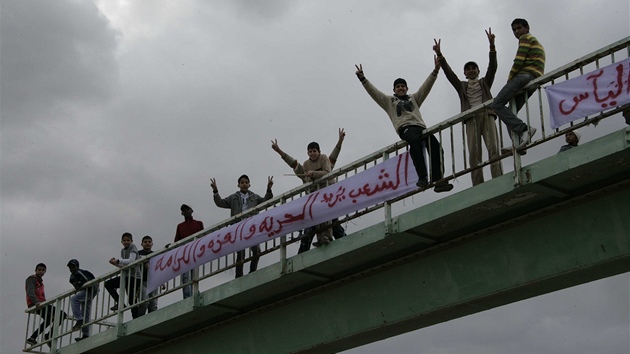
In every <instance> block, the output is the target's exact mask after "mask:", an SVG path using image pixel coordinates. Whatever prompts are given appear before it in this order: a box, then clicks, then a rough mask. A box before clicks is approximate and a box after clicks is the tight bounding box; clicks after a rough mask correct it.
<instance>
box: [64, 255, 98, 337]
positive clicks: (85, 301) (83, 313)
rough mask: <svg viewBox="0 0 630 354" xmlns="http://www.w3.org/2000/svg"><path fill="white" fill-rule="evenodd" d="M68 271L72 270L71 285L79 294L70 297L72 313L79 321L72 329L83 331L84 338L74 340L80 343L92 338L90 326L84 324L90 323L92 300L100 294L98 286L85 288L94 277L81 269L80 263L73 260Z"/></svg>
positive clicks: (69, 263)
mask: <svg viewBox="0 0 630 354" xmlns="http://www.w3.org/2000/svg"><path fill="white" fill-rule="evenodd" d="M68 269H69V270H70V284H72V285H73V286H74V288H75V289H76V290H77V293H76V294H74V295H72V296H71V297H70V303H71V305H72V313H73V314H74V318H75V320H76V321H77V322H76V323H75V324H74V327H72V329H73V330H79V329H81V332H82V334H83V335H82V337H78V338H75V339H74V340H76V341H77V342H78V341H81V340H83V339H85V338H87V337H89V336H90V326H89V325H87V326H84V325H83V324H84V323H87V322H90V311H91V310H92V299H93V298H94V297H95V296H96V294H98V284H92V285H90V286H85V283H87V282H89V281H90V280H92V279H94V275H93V274H92V273H90V272H89V271H87V270H84V269H79V261H77V260H76V259H71V260H70V261H69V262H68Z"/></svg>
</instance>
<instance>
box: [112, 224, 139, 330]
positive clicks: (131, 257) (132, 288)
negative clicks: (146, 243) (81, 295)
mask: <svg viewBox="0 0 630 354" xmlns="http://www.w3.org/2000/svg"><path fill="white" fill-rule="evenodd" d="M120 243H122V245H123V248H122V249H121V250H120V258H116V257H112V258H111V259H110V260H109V264H111V265H113V266H116V267H118V268H123V267H124V266H126V265H128V264H131V263H133V262H134V261H135V260H136V259H138V258H139V255H138V248H137V247H136V245H134V244H133V236H132V235H131V234H130V233H129V232H125V233H124V234H122V237H121V239H120ZM127 274H129V276H128V277H127V284H126V285H127V287H126V288H127V297H128V299H129V305H133V304H135V303H136V299H137V298H138V295H137V294H136V291H139V290H140V287H141V285H142V284H140V277H141V274H140V267H133V268H131V269H129V272H128V273H127ZM120 280H121V277H120V276H118V277H115V278H111V279H109V280H107V281H106V282H105V290H107V292H108V293H109V295H110V296H111V297H112V299H114V305H113V306H112V307H111V308H110V310H112V311H118V300H119V295H118V292H117V291H116V289H119V288H120ZM131 317H133V318H136V317H138V307H137V306H135V307H133V308H132V309H131Z"/></svg>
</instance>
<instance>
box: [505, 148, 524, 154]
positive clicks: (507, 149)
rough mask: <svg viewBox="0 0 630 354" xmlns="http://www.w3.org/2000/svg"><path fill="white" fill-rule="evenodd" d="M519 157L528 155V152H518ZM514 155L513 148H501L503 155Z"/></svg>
mask: <svg viewBox="0 0 630 354" xmlns="http://www.w3.org/2000/svg"><path fill="white" fill-rule="evenodd" d="M516 152H517V153H518V154H519V155H527V150H516ZM510 153H512V148H508V147H504V148H501V155H503V154H510Z"/></svg>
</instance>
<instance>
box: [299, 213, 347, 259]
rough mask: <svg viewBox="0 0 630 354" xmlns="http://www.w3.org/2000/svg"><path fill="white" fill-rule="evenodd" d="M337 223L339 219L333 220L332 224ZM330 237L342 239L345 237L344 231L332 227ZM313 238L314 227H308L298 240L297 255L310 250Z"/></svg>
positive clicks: (339, 226)
mask: <svg viewBox="0 0 630 354" xmlns="http://www.w3.org/2000/svg"><path fill="white" fill-rule="evenodd" d="M337 221H339V219H333V220H332V222H333V223H335V222H337ZM332 235H333V237H334V238H335V240H336V239H339V238H342V237H344V236H346V230H344V228H343V226H341V225H340V224H337V225H335V226H333V227H332ZM314 236H315V227H309V228H306V229H304V235H303V236H302V239H301V240H300V248H299V249H298V254H300V253H302V252H306V251H308V250H310V249H311V244H312V243H313V237H314Z"/></svg>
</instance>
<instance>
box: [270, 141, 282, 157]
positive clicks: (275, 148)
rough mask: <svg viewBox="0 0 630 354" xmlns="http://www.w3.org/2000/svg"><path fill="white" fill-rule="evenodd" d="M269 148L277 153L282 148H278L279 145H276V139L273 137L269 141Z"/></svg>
mask: <svg viewBox="0 0 630 354" xmlns="http://www.w3.org/2000/svg"><path fill="white" fill-rule="evenodd" d="M271 148H272V149H273V151H275V152H277V153H279V154H280V153H281V152H282V150H280V146H279V145H278V139H273V140H272V141H271Z"/></svg>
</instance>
